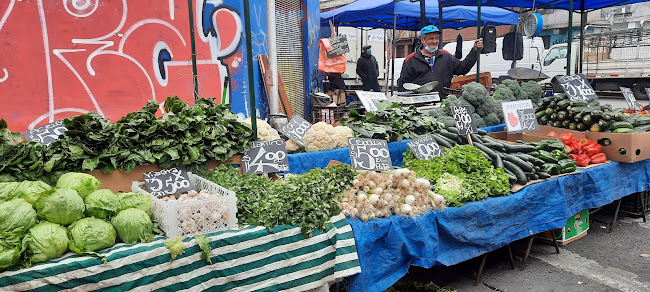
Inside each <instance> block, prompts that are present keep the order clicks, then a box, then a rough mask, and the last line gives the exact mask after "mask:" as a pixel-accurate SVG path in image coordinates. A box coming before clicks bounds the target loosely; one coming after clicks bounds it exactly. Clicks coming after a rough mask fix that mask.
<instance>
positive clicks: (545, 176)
mask: <svg viewBox="0 0 650 292" xmlns="http://www.w3.org/2000/svg"><path fill="white" fill-rule="evenodd" d="M535 174H536V175H537V177H538V178H539V179H548V178H551V175H550V174H548V173H546V172H543V171H541V172H536V173H535Z"/></svg>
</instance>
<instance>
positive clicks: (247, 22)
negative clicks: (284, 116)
mask: <svg viewBox="0 0 650 292" xmlns="http://www.w3.org/2000/svg"><path fill="white" fill-rule="evenodd" d="M248 2H249V1H248V0H244V28H245V29H246V67H248V93H249V94H250V103H251V126H252V128H253V140H254V141H257V110H256V109H255V86H254V85H255V76H254V74H253V46H252V45H251V15H250V7H249V4H248Z"/></svg>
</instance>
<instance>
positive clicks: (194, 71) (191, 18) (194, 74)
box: [187, 0, 199, 101]
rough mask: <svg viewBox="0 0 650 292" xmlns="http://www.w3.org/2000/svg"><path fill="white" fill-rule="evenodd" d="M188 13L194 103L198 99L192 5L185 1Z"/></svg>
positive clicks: (189, 0) (188, 0) (190, 0)
mask: <svg viewBox="0 0 650 292" xmlns="http://www.w3.org/2000/svg"><path fill="white" fill-rule="evenodd" d="M187 5H188V6H189V8H190V9H189V11H190V43H191V48H192V78H193V79H194V101H197V100H198V99H199V77H198V70H197V69H196V42H195V41H194V4H192V0H187Z"/></svg>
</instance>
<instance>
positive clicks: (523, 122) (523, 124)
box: [501, 99, 539, 133]
mask: <svg viewBox="0 0 650 292" xmlns="http://www.w3.org/2000/svg"><path fill="white" fill-rule="evenodd" d="M528 109H530V110H531V111H533V115H532V116H531V115H527V114H525V113H522V112H520V111H524V110H528ZM501 110H503V117H504V118H505V120H506V126H507V127H506V128H508V132H509V133H518V132H526V131H535V130H537V129H539V125H538V124H537V117H535V113H534V110H533V102H532V101H531V100H530V99H525V100H517V101H509V102H504V103H502V104H501ZM533 121H534V123H533ZM531 127H534V130H531V129H533V128H531Z"/></svg>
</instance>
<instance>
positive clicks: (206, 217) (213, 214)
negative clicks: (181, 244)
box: [162, 190, 230, 235]
mask: <svg viewBox="0 0 650 292" xmlns="http://www.w3.org/2000/svg"><path fill="white" fill-rule="evenodd" d="M220 197H222V195H220V194H211V193H210V192H209V191H208V190H201V191H200V192H196V191H194V190H191V191H189V192H187V193H186V194H182V195H180V197H178V199H176V197H175V196H174V195H171V196H167V197H163V198H162V200H163V201H165V202H169V201H175V202H178V203H182V202H191V201H194V202H196V204H190V205H180V206H178V207H177V208H176V215H177V216H176V219H177V220H176V222H177V224H178V228H179V231H180V233H181V234H182V235H189V234H194V233H199V232H201V233H205V232H210V231H215V230H218V229H222V228H224V227H230V226H227V225H228V224H230V223H229V222H228V220H229V219H230V212H229V211H230V210H229V207H228V201H227V200H218V201H210V202H207V203H199V202H198V201H199V200H206V199H214V198H220Z"/></svg>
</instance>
